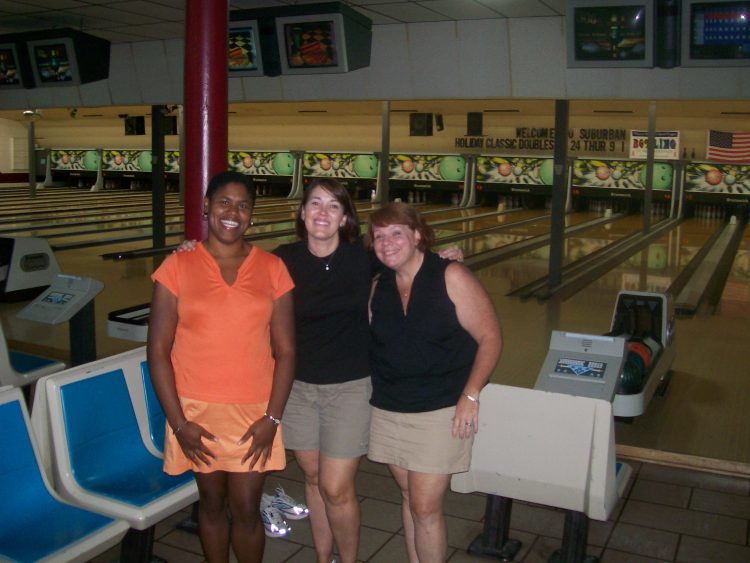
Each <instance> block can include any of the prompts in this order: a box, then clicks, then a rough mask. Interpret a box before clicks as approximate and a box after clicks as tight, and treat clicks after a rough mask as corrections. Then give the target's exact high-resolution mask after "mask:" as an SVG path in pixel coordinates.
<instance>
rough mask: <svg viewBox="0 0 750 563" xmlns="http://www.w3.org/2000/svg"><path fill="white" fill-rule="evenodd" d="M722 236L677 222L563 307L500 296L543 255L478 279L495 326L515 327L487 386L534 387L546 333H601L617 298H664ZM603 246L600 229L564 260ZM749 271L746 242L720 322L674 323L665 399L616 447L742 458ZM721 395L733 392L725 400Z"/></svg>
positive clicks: (626, 429)
mask: <svg viewBox="0 0 750 563" xmlns="http://www.w3.org/2000/svg"><path fill="white" fill-rule="evenodd" d="M626 219H627V221H625V222H622V226H623V230H625V227H627V226H628V225H629V226H630V227H632V228H633V229H637V228H640V224H641V223H640V221H641V218H640V217H637V216H633V217H628V218H626ZM721 227H722V223H721V222H719V221H708V220H696V219H692V220H687V221H684V222H683V223H681V224H680V225H678V226H677V227H675V228H674V229H672V230H671V231H670V232H669V233H667V234H665V235H664V236H662V237H660V238H659V239H658V240H656V241H654V242H653V243H652V244H650V245H649V246H648V247H647V248H645V249H643V250H642V251H641V252H639V253H637V254H635V255H633V256H632V257H630V258H629V259H627V260H626V261H624V262H623V263H622V264H621V265H619V266H618V267H616V268H614V269H612V270H611V271H610V272H608V273H607V274H606V275H604V276H602V277H601V278H600V279H599V280H597V281H596V282H594V283H592V284H590V285H589V286H587V287H586V288H584V289H583V290H582V291H580V292H578V293H577V294H576V295H574V296H572V297H571V298H570V299H567V300H566V301H563V302H558V301H555V300H549V301H545V302H539V301H537V300H528V301H521V300H519V299H516V298H512V297H507V296H506V295H505V294H506V293H507V292H508V291H510V290H511V289H512V288H515V287H520V286H521V285H524V284H526V283H528V282H529V281H531V280H533V279H536V278H538V277H539V276H541V275H544V274H545V273H546V272H547V265H548V263H547V261H548V258H547V256H546V255H545V254H546V252H545V251H543V250H542V249H539V250H538V251H534V252H531V253H529V254H526V255H523V256H519V257H516V258H514V259H513V260H510V261H507V262H500V263H498V264H496V265H494V266H491V267H488V268H484V269H482V270H479V271H477V272H476V273H477V275H478V277H479V278H480V280H481V281H482V282H483V284H484V285H485V287H487V288H488V291H489V292H490V294H491V297H492V299H493V302H494V303H495V306H496V309H497V311H498V314H499V316H500V318H501V321H502V320H503V319H512V321H506V322H504V340H505V345H504V352H503V356H502V358H501V361H500V364H499V366H498V368H497V369H496V371H495V373H494V374H493V378H492V381H494V382H496V383H503V384H508V385H516V386H521V387H532V386H533V385H534V382H535V381H536V378H537V376H538V372H539V369H540V368H541V364H542V361H543V359H544V357H545V356H546V353H547V350H548V348H549V338H550V333H551V331H552V330H566V331H571V332H579V333H584V334H603V333H605V332H607V331H608V330H609V329H610V325H611V321H612V314H613V308H614V305H615V301H616V298H617V294H618V292H619V291H621V290H638V291H658V292H663V291H666V290H667V288H668V287H669V286H670V285H671V284H672V282H673V281H674V279H675V278H676V277H677V276H678V275H679V273H680V272H681V271H682V270H683V269H684V268H685V266H686V265H687V264H688V263H689V261H690V260H691V259H692V257H693V256H694V255H695V254H696V253H697V252H698V251H699V249H700V248H701V247H702V246H703V245H704V244H705V243H706V241H707V240H708V239H709V238H710V237H711V235H712V234H713V233H714V232H716V230H717V229H719V228H721ZM604 228H606V227H604ZM612 230H614V228H613V229H612ZM605 238H606V236H605V233H603V232H601V229H600V228H597V229H596V230H592V231H591V232H589V233H586V234H585V235H584V234H581V235H577V236H575V237H569V240H567V241H566V245H565V250H566V260H571V259H573V258H575V255H584V254H585V253H587V252H593V251H594V250H596V248H599V247H600V246H601V245H602V244H604V242H603V241H604V239H605ZM749 270H750V236H748V235H747V234H746V235H745V237H744V238H743V242H742V245H741V248H740V251H739V252H738V253H737V256H736V258H735V265H734V269H733V270H732V272H733V273H732V275H731V276H730V279H729V283H728V284H727V287H726V289H725V292H724V293H725V295H724V297H723V299H722V306H721V308H720V312H719V314H717V315H703V316H695V317H694V318H692V319H680V318H678V319H676V321H675V323H676V324H675V345H676V346H677V355H676V358H675V361H674V363H673V365H672V370H673V377H672V381H671V383H670V386H669V388H668V390H667V393H666V395H665V396H664V397H659V396H655V397H654V398H653V400H652V401H651V403H650V404H649V405H648V407H647V409H646V412H645V414H644V415H643V416H641V417H638V418H637V419H636V421H635V422H634V423H633V424H631V425H628V424H620V423H618V424H617V429H616V441H617V443H618V445H621V446H622V447H626V448H627V447H630V448H647V449H655V450H662V451H671V452H675V453H681V454H688V455H695V456H701V457H709V458H712V457H713V458H717V459H733V458H732V457H731V456H732V455H733V454H732V452H737V451H748V449H747V448H748V446H750V430H749V429H748V425H747V412H749V411H750V393H747V390H748V381H747V377H746V370H744V374H743V370H742V369H738V366H746V365H747V357H746V352H745V351H746V350H747V342H746V340H747V327H748V326H750V325H749V324H748V322H749V321H750V304H749V303H748V302H749V301H750V274H748V271H749ZM727 389H737V390H738V392H737V393H727V392H726V390H727ZM730 421H731V422H730ZM743 421H744V422H743ZM739 461H744V462H745V463H747V462H748V461H750V460H747V459H745V460H739Z"/></svg>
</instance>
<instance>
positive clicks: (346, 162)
mask: <svg viewBox="0 0 750 563" xmlns="http://www.w3.org/2000/svg"><path fill="white" fill-rule="evenodd" d="M302 174H303V175H304V176H314V177H323V178H377V176H378V158H377V157H376V156H375V155H374V154H372V153H370V154H353V153H341V152H331V153H322V152H307V153H305V156H304V159H303V170H302Z"/></svg>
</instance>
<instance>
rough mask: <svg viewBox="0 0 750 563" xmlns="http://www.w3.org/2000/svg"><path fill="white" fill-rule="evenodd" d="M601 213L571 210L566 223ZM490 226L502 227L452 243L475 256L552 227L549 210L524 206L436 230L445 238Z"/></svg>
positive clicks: (542, 232) (590, 217) (592, 217)
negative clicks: (519, 208)
mask: <svg viewBox="0 0 750 563" xmlns="http://www.w3.org/2000/svg"><path fill="white" fill-rule="evenodd" d="M597 217H598V215H597V214H595V213H589V212H580V213H569V214H567V215H566V217H565V226H566V227H571V226H575V225H579V224H580V223H583V222H586V221H591V220H593V219H596V218H597ZM490 227H498V229H497V231H495V232H490V233H485V234H477V235H474V236H471V237H469V238H466V239H464V240H459V241H457V242H455V243H450V244H457V245H458V246H460V247H461V249H462V250H463V252H464V254H465V255H466V256H471V255H472V254H478V253H480V252H485V251H487V250H493V249H496V248H501V247H503V246H506V245H509V244H513V243H517V242H521V241H524V240H527V239H531V238H534V237H538V236H542V235H546V234H549V231H550V216H549V211H548V210H543V209H523V210H519V211H516V212H511V213H506V214H501V215H496V216H495V217H486V218H482V219H481V220H475V221H471V222H469V223H466V224H462V225H459V226H456V227H453V226H452V225H446V226H440V227H438V229H437V233H436V234H437V235H438V238H441V237H443V236H450V235H455V234H457V233H459V232H467V233H471V232H473V231H477V230H479V229H485V228H490ZM438 243H439V241H438Z"/></svg>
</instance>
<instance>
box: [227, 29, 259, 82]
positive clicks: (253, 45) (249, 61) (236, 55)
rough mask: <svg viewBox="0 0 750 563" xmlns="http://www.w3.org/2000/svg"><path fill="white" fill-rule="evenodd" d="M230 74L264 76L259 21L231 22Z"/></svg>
mask: <svg viewBox="0 0 750 563" xmlns="http://www.w3.org/2000/svg"><path fill="white" fill-rule="evenodd" d="M229 76H230V77H232V76H263V58H262V56H261V42H260V31H259V27H258V22H257V21H256V20H246V21H230V22H229Z"/></svg>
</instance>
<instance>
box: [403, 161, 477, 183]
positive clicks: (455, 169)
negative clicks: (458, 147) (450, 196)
mask: <svg viewBox="0 0 750 563" xmlns="http://www.w3.org/2000/svg"><path fill="white" fill-rule="evenodd" d="M388 167H389V169H390V178H391V179H392V180H427V181H431V182H463V181H464V175H465V174H466V160H464V157H462V156H458V155H445V154H443V155H437V154H392V155H390V159H389V162H388Z"/></svg>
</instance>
